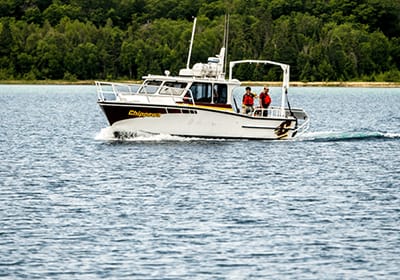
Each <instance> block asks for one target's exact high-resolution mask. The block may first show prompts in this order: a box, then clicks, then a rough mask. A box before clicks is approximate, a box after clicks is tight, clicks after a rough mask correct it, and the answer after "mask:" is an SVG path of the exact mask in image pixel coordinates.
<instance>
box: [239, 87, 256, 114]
mask: <svg viewBox="0 0 400 280" xmlns="http://www.w3.org/2000/svg"><path fill="white" fill-rule="evenodd" d="M254 97H257V95H256V94H254V93H252V92H251V88H250V87H246V92H245V94H244V95H243V102H242V108H243V114H250V113H252V112H253V111H254Z"/></svg>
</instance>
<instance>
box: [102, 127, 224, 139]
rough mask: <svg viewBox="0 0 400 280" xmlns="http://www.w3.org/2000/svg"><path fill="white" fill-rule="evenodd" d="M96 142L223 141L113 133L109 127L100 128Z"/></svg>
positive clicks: (142, 132) (145, 133) (139, 133)
mask: <svg viewBox="0 0 400 280" xmlns="http://www.w3.org/2000/svg"><path fill="white" fill-rule="evenodd" d="M95 139H96V140H99V141H108V142H168V141H170V142H190V141H210V140H211V141H224V139H211V138H210V139H208V138H196V137H181V136H173V135H169V134H154V133H149V132H144V131H138V132H134V133H124V132H115V131H114V130H113V129H112V128H111V127H106V128H102V129H101V131H100V132H99V133H98V134H97V135H96V137H95Z"/></svg>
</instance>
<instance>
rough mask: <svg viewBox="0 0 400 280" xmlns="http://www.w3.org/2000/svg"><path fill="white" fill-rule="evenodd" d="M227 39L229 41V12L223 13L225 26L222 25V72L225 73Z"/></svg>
mask: <svg viewBox="0 0 400 280" xmlns="http://www.w3.org/2000/svg"><path fill="white" fill-rule="evenodd" d="M228 41H229V14H225V26H224V47H225V57H224V61H223V63H224V73H226V65H227V63H228Z"/></svg>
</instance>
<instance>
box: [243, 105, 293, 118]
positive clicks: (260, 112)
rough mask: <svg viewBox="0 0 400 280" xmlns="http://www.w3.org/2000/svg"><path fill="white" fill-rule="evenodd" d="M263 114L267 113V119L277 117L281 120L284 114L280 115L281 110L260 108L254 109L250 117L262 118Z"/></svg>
mask: <svg viewBox="0 0 400 280" xmlns="http://www.w3.org/2000/svg"><path fill="white" fill-rule="evenodd" d="M264 112H267V116H268V117H278V118H282V117H285V114H282V110H281V108H267V109H265V108H262V107H257V108H255V109H254V111H253V112H252V114H251V116H252V117H263V116H264Z"/></svg>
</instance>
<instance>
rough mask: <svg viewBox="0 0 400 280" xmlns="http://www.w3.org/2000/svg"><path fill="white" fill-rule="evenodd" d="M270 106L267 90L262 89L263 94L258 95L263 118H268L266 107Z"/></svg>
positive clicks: (265, 88) (266, 88)
mask: <svg viewBox="0 0 400 280" xmlns="http://www.w3.org/2000/svg"><path fill="white" fill-rule="evenodd" d="M270 104H271V96H270V95H269V88H268V87H267V86H265V87H264V90H263V92H261V93H260V106H261V108H263V116H264V117H266V116H268V111H267V109H268V107H269V105H270Z"/></svg>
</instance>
